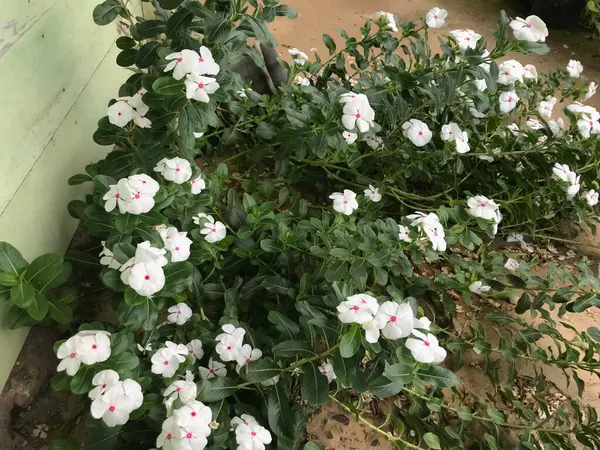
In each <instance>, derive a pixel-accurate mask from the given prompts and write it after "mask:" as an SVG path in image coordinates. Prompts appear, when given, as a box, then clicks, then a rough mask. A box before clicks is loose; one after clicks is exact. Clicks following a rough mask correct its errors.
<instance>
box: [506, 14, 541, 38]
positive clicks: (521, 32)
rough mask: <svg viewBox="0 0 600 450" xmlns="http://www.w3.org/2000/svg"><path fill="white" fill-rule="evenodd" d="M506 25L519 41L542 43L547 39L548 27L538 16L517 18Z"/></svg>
mask: <svg viewBox="0 0 600 450" xmlns="http://www.w3.org/2000/svg"><path fill="white" fill-rule="evenodd" d="M508 25H509V26H510V27H511V28H512V30H513V34H514V35H515V39H517V40H519V41H528V42H544V41H546V38H547V37H548V27H547V26H546V24H545V23H544V21H543V20H542V19H540V18H539V17H538V16H528V17H526V18H525V19H521V18H520V17H517V18H516V19H514V20H511V22H510V23H509V24H508Z"/></svg>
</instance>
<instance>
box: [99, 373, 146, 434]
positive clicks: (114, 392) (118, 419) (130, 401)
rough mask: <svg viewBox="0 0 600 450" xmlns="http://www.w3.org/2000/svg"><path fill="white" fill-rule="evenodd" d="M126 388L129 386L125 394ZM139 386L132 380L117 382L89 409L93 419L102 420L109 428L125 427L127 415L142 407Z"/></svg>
mask: <svg viewBox="0 0 600 450" xmlns="http://www.w3.org/2000/svg"><path fill="white" fill-rule="evenodd" d="M126 382H127V386H129V388H128V390H129V391H130V392H127V390H126V387H125V386H126ZM142 403H143V395H142V388H141V386H140V385H139V384H138V383H137V382H136V381H134V380H125V381H118V382H116V383H115V385H113V386H112V387H111V388H110V389H108V391H107V392H106V393H105V394H103V395H102V396H100V397H97V398H96V399H95V400H94V401H93V402H92V405H91V407H90V412H91V414H92V417H93V418H94V419H102V421H103V422H104V423H105V424H106V425H107V426H109V427H115V426H118V425H125V424H126V423H127V421H128V420H129V415H130V414H131V413H132V412H133V411H135V410H136V409H138V408H139V407H140V406H142Z"/></svg>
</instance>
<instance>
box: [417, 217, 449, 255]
mask: <svg viewBox="0 0 600 450" xmlns="http://www.w3.org/2000/svg"><path fill="white" fill-rule="evenodd" d="M423 231H424V232H425V234H426V235H427V237H428V238H429V241H430V242H431V246H432V247H433V249H434V250H435V251H438V252H443V251H446V239H445V238H446V233H445V232H444V227H442V224H440V223H436V224H428V223H425V224H424V226H423Z"/></svg>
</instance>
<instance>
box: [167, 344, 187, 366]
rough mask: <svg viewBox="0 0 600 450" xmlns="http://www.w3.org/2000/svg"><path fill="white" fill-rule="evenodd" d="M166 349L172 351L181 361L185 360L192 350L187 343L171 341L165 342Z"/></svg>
mask: <svg viewBox="0 0 600 450" xmlns="http://www.w3.org/2000/svg"><path fill="white" fill-rule="evenodd" d="M165 349H166V350H167V351H169V352H171V354H172V355H175V356H176V357H177V360H178V361H179V362H180V363H182V362H184V361H185V357H186V356H187V355H189V354H190V351H189V350H188V348H187V347H186V346H185V345H183V344H176V343H174V342H171V341H166V342H165Z"/></svg>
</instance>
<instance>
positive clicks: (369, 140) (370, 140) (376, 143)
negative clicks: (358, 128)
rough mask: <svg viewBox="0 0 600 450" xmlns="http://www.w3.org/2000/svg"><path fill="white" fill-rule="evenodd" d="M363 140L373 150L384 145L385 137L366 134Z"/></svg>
mask: <svg viewBox="0 0 600 450" xmlns="http://www.w3.org/2000/svg"><path fill="white" fill-rule="evenodd" d="M363 141H364V142H366V144H367V145H368V146H369V148H371V149H373V150H378V149H380V148H382V147H383V139H381V137H379V136H370V135H367V136H364V137H363Z"/></svg>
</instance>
